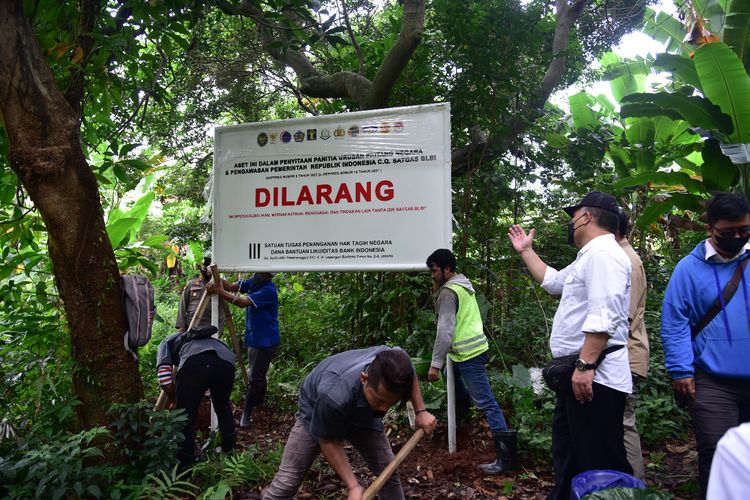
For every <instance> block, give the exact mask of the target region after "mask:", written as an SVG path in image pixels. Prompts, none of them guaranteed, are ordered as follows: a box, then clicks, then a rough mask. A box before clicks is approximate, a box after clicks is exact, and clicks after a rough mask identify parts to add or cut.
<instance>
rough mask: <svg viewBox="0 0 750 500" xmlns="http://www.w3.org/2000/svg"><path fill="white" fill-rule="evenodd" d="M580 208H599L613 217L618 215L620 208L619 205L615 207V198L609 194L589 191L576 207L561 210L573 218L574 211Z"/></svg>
mask: <svg viewBox="0 0 750 500" xmlns="http://www.w3.org/2000/svg"><path fill="white" fill-rule="evenodd" d="M581 207H594V208H601V209H602V210H606V211H607V212H612V213H613V214H615V215H618V214H619V213H620V207H619V205H617V200H616V199H615V197H614V196H612V195H611V194H607V193H602V192H600V191H591V192H590V193H588V194H587V195H586V196H584V197H583V199H582V200H581V201H580V202H579V203H578V205H573V206H570V207H565V208H563V210H565V213H566V214H568V215H570V216H571V217H573V214H574V213H575V211H576V210H578V209H579V208H581Z"/></svg>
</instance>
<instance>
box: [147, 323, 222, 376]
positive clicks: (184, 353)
mask: <svg viewBox="0 0 750 500" xmlns="http://www.w3.org/2000/svg"><path fill="white" fill-rule="evenodd" d="M180 335H182V334H181V333H180V332H176V333H173V334H172V335H170V336H169V337H167V338H165V339H164V340H162V341H161V343H160V344H159V349H158V350H157V353H156V366H157V367H159V366H161V365H168V366H172V365H175V364H177V362H178V359H177V357H178V356H177V353H176V352H174V343H175V341H176V340H177V338H178V337H179V336H180ZM206 351H214V352H216V355H217V356H219V358H220V359H223V360H224V361H226V362H228V363H231V364H232V365H234V360H235V355H234V353H233V352H232V351H231V349H229V348H228V347H227V346H226V345H224V343H223V342H222V341H221V340H219V339H215V338H213V337H209V338H205V339H195V340H191V341H190V342H187V343H185V345H183V346H182V349H180V353H179V365H177V371H178V372H179V371H180V368H182V365H184V364H185V360H186V359H188V358H189V357H190V356H193V355H195V354H199V353H201V352H206Z"/></svg>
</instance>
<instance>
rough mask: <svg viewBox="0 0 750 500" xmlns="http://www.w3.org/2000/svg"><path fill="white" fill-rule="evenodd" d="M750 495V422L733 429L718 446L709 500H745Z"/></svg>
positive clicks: (712, 465)
mask: <svg viewBox="0 0 750 500" xmlns="http://www.w3.org/2000/svg"><path fill="white" fill-rule="evenodd" d="M748 491H750V422H748V423H746V424H742V425H738V426H737V427H732V428H731V429H729V430H728V431H727V433H726V434H724V437H722V438H721V439H720V440H719V443H718V444H717V445H716V451H715V452H714V456H713V462H711V476H710V477H709V479H708V493H707V495H706V498H707V499H708V500H745V499H746V498H747V493H748Z"/></svg>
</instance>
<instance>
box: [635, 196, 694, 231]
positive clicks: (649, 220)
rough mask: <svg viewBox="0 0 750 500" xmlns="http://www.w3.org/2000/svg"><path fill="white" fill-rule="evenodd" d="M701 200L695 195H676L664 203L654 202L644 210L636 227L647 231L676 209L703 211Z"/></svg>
mask: <svg viewBox="0 0 750 500" xmlns="http://www.w3.org/2000/svg"><path fill="white" fill-rule="evenodd" d="M701 199H702V198H701V197H700V196H697V195H694V194H683V193H675V194H673V195H671V196H669V197H668V198H667V199H665V200H663V201H658V202H653V201H652V202H650V203H649V204H648V205H647V206H646V208H645V209H644V210H643V212H642V213H641V216H640V217H638V221H637V222H636V225H637V226H638V227H639V228H641V229H646V228H647V227H648V226H650V225H651V224H653V223H654V222H656V220H657V219H658V218H659V217H660V216H662V215H664V214H666V213H669V212H671V211H672V209H673V208H675V207H677V208H680V209H682V210H695V211H702V210H703V208H702V207H701V204H700V200H701Z"/></svg>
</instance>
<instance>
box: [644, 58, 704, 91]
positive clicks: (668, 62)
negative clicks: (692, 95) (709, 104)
mask: <svg viewBox="0 0 750 500" xmlns="http://www.w3.org/2000/svg"><path fill="white" fill-rule="evenodd" d="M654 67H655V68H658V69H662V70H664V71H669V72H670V73H672V76H673V77H676V78H675V79H676V80H680V81H682V82H684V83H686V84H688V85H690V86H691V87H695V88H696V89H698V90H699V91H701V92H702V91H703V86H702V85H701V80H700V78H698V72H697V71H695V63H694V62H693V60H692V59H690V58H689V57H683V56H681V55H678V54H657V55H656V59H655V60H654Z"/></svg>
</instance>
